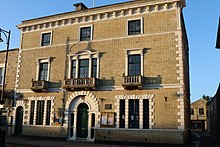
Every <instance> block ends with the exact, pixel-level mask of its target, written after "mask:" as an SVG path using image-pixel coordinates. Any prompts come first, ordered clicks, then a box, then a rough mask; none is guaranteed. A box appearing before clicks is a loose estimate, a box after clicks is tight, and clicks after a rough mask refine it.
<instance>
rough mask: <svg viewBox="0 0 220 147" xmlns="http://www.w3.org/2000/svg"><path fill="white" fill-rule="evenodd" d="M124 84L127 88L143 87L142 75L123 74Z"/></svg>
mask: <svg viewBox="0 0 220 147" xmlns="http://www.w3.org/2000/svg"><path fill="white" fill-rule="evenodd" d="M122 78H123V81H122V86H123V87H124V89H126V90H132V89H143V77H142V76H123V77H122Z"/></svg>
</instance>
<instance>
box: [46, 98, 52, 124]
mask: <svg viewBox="0 0 220 147" xmlns="http://www.w3.org/2000/svg"><path fill="white" fill-rule="evenodd" d="M50 110H51V100H48V101H47V113H46V125H50Z"/></svg>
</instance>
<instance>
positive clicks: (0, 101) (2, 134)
mask: <svg viewBox="0 0 220 147" xmlns="http://www.w3.org/2000/svg"><path fill="white" fill-rule="evenodd" d="M1 33H2V34H4V36H5V38H6V40H7V42H6V46H7V47H6V55H5V67H4V77H3V82H2V94H1V98H0V137H1V138H0V146H1V147H5V133H6V130H2V125H3V124H2V120H3V119H5V118H3V117H2V108H3V105H4V92H5V79H6V68H7V62H8V50H9V41H10V34H11V31H10V30H9V31H5V30H3V29H1V28H0V42H4V40H3V39H2V37H1ZM5 126H6V124H5Z"/></svg>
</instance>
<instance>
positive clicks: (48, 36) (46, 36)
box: [41, 32, 52, 46]
mask: <svg viewBox="0 0 220 147" xmlns="http://www.w3.org/2000/svg"><path fill="white" fill-rule="evenodd" d="M51 40H52V33H51V32H46V33H42V35H41V46H47V45H51Z"/></svg>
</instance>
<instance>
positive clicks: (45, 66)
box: [36, 57, 50, 81]
mask: <svg viewBox="0 0 220 147" xmlns="http://www.w3.org/2000/svg"><path fill="white" fill-rule="evenodd" d="M37 65H38V66H37V77H36V80H38V81H42V80H45V81H49V73H50V70H49V69H50V57H49V58H45V59H38V60H37Z"/></svg>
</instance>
